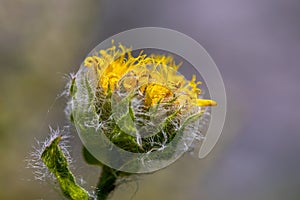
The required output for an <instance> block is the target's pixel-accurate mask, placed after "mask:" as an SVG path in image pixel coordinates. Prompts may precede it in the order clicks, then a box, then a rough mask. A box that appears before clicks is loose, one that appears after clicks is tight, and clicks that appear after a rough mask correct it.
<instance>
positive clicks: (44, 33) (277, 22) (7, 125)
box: [0, 0, 300, 200]
mask: <svg viewBox="0 0 300 200" xmlns="http://www.w3.org/2000/svg"><path fill="white" fill-rule="evenodd" d="M143 26H158V27H165V28H171V29H174V30H177V31H180V32H183V33H185V34H187V35H189V36H191V37H192V38H194V39H196V40H197V41H198V42H199V43H201V44H202V45H203V46H204V47H205V48H206V50H207V51H208V52H209V53H210V55H211V56H212V58H213V59H214V61H215V62H216V64H217V65H218V67H219V70H220V72H221V74H222V76H223V79H224V82H225V86H226V89H227V97H228V113H227V121H226V124H225V127H224V131H223V133H222V136H221V138H220V140H219V142H218V144H217V146H216V148H215V149H214V150H213V152H211V154H210V155H209V156H208V157H207V158H205V159H203V160H198V159H197V157H196V156H190V155H186V156H184V157H183V158H181V159H180V160H179V161H178V162H176V163H174V164H173V165H171V166H170V167H168V168H166V169H163V170H161V171H159V172H157V173H154V174H151V175H145V176H142V177H140V178H138V179H136V180H135V181H133V182H130V183H126V184H123V185H122V186H120V188H119V189H118V190H117V191H116V192H115V193H114V195H113V196H112V198H111V199H116V200H117V199H122V200H123V199H124V200H127V199H128V200H129V199H133V200H140V199H143V200H148V199H149V200H150V199H164V200H171V199H172V200H183V199H188V200H219V199H220V200H227V199H228V200H229V199H230V200H241V199H243V200H253V199H263V200H282V199H288V200H298V199H300V190H299V188H300V158H299V152H300V132H299V129H300V125H299V123H300V110H299V103H298V102H299V99H300V89H299V86H300V81H299V76H300V1H299V0H251V1H250V0H227V1H223V0H190V1H180V0H152V1H146V0H142V1H141V0H131V1H124V0H101V1H96V0H85V1H80V0H72V1H71V0H52V1H39V0H26V1H25V0H13V1H12V0H1V1H0V63H1V64H0V156H1V161H0V199H3V200H4V199H10V200H14V199H45V200H48V199H49V200H51V199H61V198H62V196H61V195H60V194H59V192H57V191H56V189H55V188H54V187H53V186H52V185H51V184H50V185H49V184H48V183H46V182H39V181H35V180H34V178H33V175H32V170H31V169H27V168H26V162H25V161H24V160H25V159H26V158H27V157H28V154H29V152H30V151H31V150H32V145H34V144H35V139H34V138H36V139H37V140H43V139H45V138H46V137H47V134H48V125H51V126H53V127H56V126H61V125H63V124H65V123H66V119H65V116H64V113H63V109H64V103H65V99H64V98H59V95H60V94H61V93H62V92H63V89H64V85H65V83H66V80H65V79H64V76H65V74H68V73H70V72H76V71H77V69H78V67H79V65H80V63H81V62H82V60H83V59H84V57H85V55H86V54H87V53H88V52H89V50H91V49H92V48H94V47H95V46H96V45H97V44H98V43H99V42H101V41H102V40H104V39H105V38H107V37H109V36H111V35H113V34H116V33H119V32H121V31H124V30H127V29H130V28H135V27H143ZM72 146H73V147H72V156H73V157H74V159H75V160H76V161H75V163H74V168H73V171H74V173H75V174H76V175H77V177H79V179H81V178H83V180H85V182H84V181H82V184H83V186H84V187H86V188H87V189H89V190H92V189H93V188H92V185H95V183H96V182H97V176H98V175H99V173H100V169H97V168H94V167H90V166H86V165H84V163H83V161H82V159H81V157H80V152H81V146H80V141H79V139H78V137H77V135H76V133H74V137H73V139H72Z"/></svg>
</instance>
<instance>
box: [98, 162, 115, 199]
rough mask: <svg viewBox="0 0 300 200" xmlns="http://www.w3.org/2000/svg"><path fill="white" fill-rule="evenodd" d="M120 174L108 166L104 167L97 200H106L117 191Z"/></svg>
mask: <svg viewBox="0 0 300 200" xmlns="http://www.w3.org/2000/svg"><path fill="white" fill-rule="evenodd" d="M118 175H119V172H118V171H116V170H115V169H112V168H110V167H108V166H106V165H103V167H102V172H101V176H100V179H99V182H98V184H97V188H96V196H97V200H106V199H107V197H108V196H109V194H110V193H111V192H112V191H113V190H114V189H115V187H116V181H117V178H118Z"/></svg>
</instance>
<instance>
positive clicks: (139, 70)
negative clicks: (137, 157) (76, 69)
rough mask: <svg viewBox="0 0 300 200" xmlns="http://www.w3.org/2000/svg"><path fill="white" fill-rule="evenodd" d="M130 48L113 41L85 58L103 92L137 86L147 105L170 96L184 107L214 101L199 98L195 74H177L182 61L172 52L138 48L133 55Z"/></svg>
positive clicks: (212, 104)
mask: <svg viewBox="0 0 300 200" xmlns="http://www.w3.org/2000/svg"><path fill="white" fill-rule="evenodd" d="M131 52H132V51H131V49H130V48H127V47H125V46H123V45H121V44H119V46H118V48H117V47H116V46H115V45H114V42H112V47H110V48H108V49H107V50H100V51H99V52H97V53H96V55H94V56H89V57H87V58H86V59H85V61H84V66H86V67H93V68H94V69H95V70H96V73H97V76H98V77H99V87H100V88H101V89H102V91H103V92H104V93H108V92H109V91H114V90H116V88H117V89H120V88H123V89H125V90H127V91H131V90H134V89H138V90H139V92H140V93H141V94H142V95H143V97H144V105H145V106H147V107H150V106H153V105H155V104H157V103H159V102H166V101H170V100H172V99H175V100H174V104H179V105H181V106H183V107H189V106H192V105H197V106H200V107H202V106H215V105H217V103H216V102H215V101H213V100H209V99H200V98H198V97H199V94H201V90H200V88H198V86H199V85H200V84H201V82H196V76H195V75H194V76H193V77H192V80H190V81H187V80H186V79H185V78H184V76H183V75H181V74H179V73H178V68H179V67H180V65H181V64H176V63H175V61H174V59H173V57H172V56H165V55H149V56H148V55H146V54H145V53H144V52H143V51H140V53H139V55H138V56H136V57H135V56H133V55H132V53H131ZM125 77H126V78H125Z"/></svg>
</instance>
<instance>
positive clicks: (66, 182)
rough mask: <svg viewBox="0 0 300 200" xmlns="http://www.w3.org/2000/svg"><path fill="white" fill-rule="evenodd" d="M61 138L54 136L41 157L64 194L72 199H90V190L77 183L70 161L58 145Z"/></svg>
mask: <svg viewBox="0 0 300 200" xmlns="http://www.w3.org/2000/svg"><path fill="white" fill-rule="evenodd" d="M60 140H61V136H57V137H56V138H54V139H53V140H52V141H51V143H50V144H49V145H48V146H47V147H46V148H45V150H44V151H43V153H42V155H41V159H42V160H43V162H44V163H45V165H46V166H47V167H48V169H49V171H50V172H52V173H53V174H54V175H55V177H56V178H57V180H58V182H59V185H60V188H61V190H62V192H63V194H64V196H66V197H67V198H68V199H72V200H88V199H89V194H88V192H87V191H86V190H84V189H83V188H81V187H80V186H79V185H78V184H77V183H76V181H75V178H74V176H73V174H72V172H71V171H70V169H69V164H68V161H67V159H66V157H65V155H64V153H63V151H62V150H61V148H60V147H59V145H58V144H59V142H60Z"/></svg>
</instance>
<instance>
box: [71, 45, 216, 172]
mask: <svg viewBox="0 0 300 200" xmlns="http://www.w3.org/2000/svg"><path fill="white" fill-rule="evenodd" d="M135 54H136V52H133V51H132V50H131V49H130V48H127V47H125V46H123V45H121V44H119V45H118V46H116V45H115V44H114V43H113V44H112V46H111V47H110V48H108V49H106V50H103V49H101V50H97V51H94V52H93V53H92V54H91V55H90V56H88V57H87V58H86V59H85V60H84V62H83V64H82V66H81V68H80V70H79V71H78V73H77V74H76V81H74V84H72V85H73V88H76V90H74V91H76V93H74V95H73V96H71V100H70V102H69V106H70V109H69V110H70V114H71V116H72V120H74V123H75V125H76V127H77V130H78V132H79V134H80V135H81V136H82V138H84V140H85V141H88V142H86V143H89V144H87V145H92V146H93V147H90V148H89V147H88V146H87V148H88V149H89V150H90V151H92V152H91V153H92V154H93V153H94V154H97V155H96V156H95V157H97V158H98V159H100V158H103V162H104V164H106V165H109V166H110V167H112V168H116V169H120V170H124V171H127V172H135V171H136V170H137V168H136V166H139V165H144V164H143V163H145V162H144V160H145V159H148V160H149V163H151V162H150V161H151V160H158V161H159V160H160V159H161V158H163V159H165V160H175V159H177V158H178V156H179V155H180V153H181V152H185V151H186V150H187V148H189V147H190V144H191V142H192V141H193V140H194V139H195V137H198V135H199V130H198V129H199V125H200V124H201V123H200V122H199V120H200V118H201V117H202V116H203V113H205V111H206V107H207V106H214V105H216V102H215V101H213V100H210V99H201V98H199V94H201V89H200V88H199V85H200V84H201V82H197V81H196V76H193V77H192V80H186V79H185V77H184V76H183V75H182V74H180V73H179V72H178V69H179V67H180V65H181V64H177V63H176V62H175V60H174V59H173V57H172V56H170V55H169V56H166V55H160V54H158V55H155V54H151V55H147V54H146V53H144V52H143V51H140V52H138V54H137V55H135ZM72 94H73V93H72ZM91 138H92V139H91ZM107 139H108V141H107ZM99 140H100V141H99ZM110 143H112V144H113V145H115V146H116V147H118V148H115V149H114V148H112V147H111V145H110ZM111 148H112V149H111ZM120 149H121V150H120ZM178 149H179V150H178ZM99 152H100V153H99ZM128 152H129V154H128ZM151 152H159V156H156V155H155V156H154V155H153V156H152V155H150V154H151ZM130 153H134V154H130ZM136 153H139V154H143V155H144V156H142V157H141V158H138V159H137V160H135V159H130V160H128V159H129V158H132V156H137V155H138V154H136ZM109 155H111V156H109ZM115 155H118V156H120V157H122V158H120V159H115ZM148 155H149V156H150V157H147V156H148ZM146 157H147V158H146ZM100 160H101V159H100ZM129 163H131V164H129ZM124 166H125V167H124ZM142 171H143V170H142ZM146 171H151V170H150V169H149V170H146Z"/></svg>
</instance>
